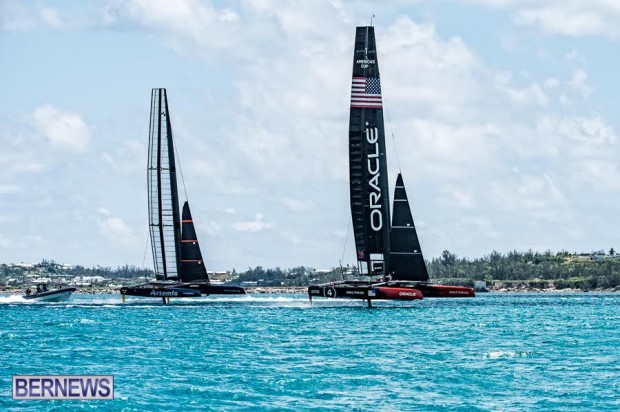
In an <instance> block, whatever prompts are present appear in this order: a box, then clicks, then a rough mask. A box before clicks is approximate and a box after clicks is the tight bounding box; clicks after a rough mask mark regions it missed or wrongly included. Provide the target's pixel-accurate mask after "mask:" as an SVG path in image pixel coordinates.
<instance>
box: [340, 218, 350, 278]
mask: <svg viewBox="0 0 620 412" xmlns="http://www.w3.org/2000/svg"><path fill="white" fill-rule="evenodd" d="M348 221H349V223H348V224H347V234H346V235H345V236H344V244H343V245H342V256H341V257H340V274H341V275H342V280H344V271H343V270H342V260H343V259H344V254H345V252H346V251H347V242H348V240H349V229H350V228H351V219H348Z"/></svg>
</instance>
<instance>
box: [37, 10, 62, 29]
mask: <svg viewBox="0 0 620 412" xmlns="http://www.w3.org/2000/svg"><path fill="white" fill-rule="evenodd" d="M39 14H40V16H41V20H42V21H43V23H45V24H46V25H47V26H49V27H50V28H53V29H60V28H62V27H63V26H64V25H63V23H62V21H61V20H60V17H58V13H57V12H56V10H54V9H52V8H50V7H43V8H41V10H39Z"/></svg>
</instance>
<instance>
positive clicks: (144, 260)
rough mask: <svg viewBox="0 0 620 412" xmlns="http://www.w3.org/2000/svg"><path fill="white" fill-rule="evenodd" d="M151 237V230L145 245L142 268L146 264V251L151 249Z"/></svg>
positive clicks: (148, 232)
mask: <svg viewBox="0 0 620 412" xmlns="http://www.w3.org/2000/svg"><path fill="white" fill-rule="evenodd" d="M150 237H151V230H150V229H149V230H148V231H147V233H146V242H145V243H144V255H142V267H144V262H146V249H148V247H149V238H150Z"/></svg>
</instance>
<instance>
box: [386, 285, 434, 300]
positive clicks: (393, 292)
mask: <svg viewBox="0 0 620 412" xmlns="http://www.w3.org/2000/svg"><path fill="white" fill-rule="evenodd" d="M377 289H378V290H379V291H381V293H382V294H383V299H398V300H416V299H422V298H423V297H424V296H423V295H422V292H420V291H419V290H417V289H411V288H394V287H380V288H377Z"/></svg>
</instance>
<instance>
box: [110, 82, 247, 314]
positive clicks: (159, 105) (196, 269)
mask: <svg viewBox="0 0 620 412" xmlns="http://www.w3.org/2000/svg"><path fill="white" fill-rule="evenodd" d="M147 170H148V204H149V229H150V237H151V249H152V252H153V263H154V268H155V276H156V281H155V282H150V283H147V284H142V285H137V286H132V287H123V288H121V295H122V297H123V300H124V299H125V296H126V295H129V296H143V297H161V298H162V299H163V301H164V303H168V301H169V299H170V298H171V297H198V296H202V295H215V294H220V295H232V294H244V293H245V290H244V289H243V288H240V287H237V286H227V285H213V284H211V282H210V281H209V276H208V275H207V269H206V268H205V265H204V260H203V258H202V253H201V251H200V246H199V243H198V237H197V236H196V230H195V228H194V222H193V220H192V214H191V212H190V209H189V203H188V202H187V201H185V203H184V204H183V213H182V218H181V216H180V213H179V194H178V189H177V178H176V163H175V157H174V141H173V138H172V126H171V123H170V115H169V112H168V97H167V95H166V89H153V91H152V93H151V120H150V127H149V159H148V166H147Z"/></svg>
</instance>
